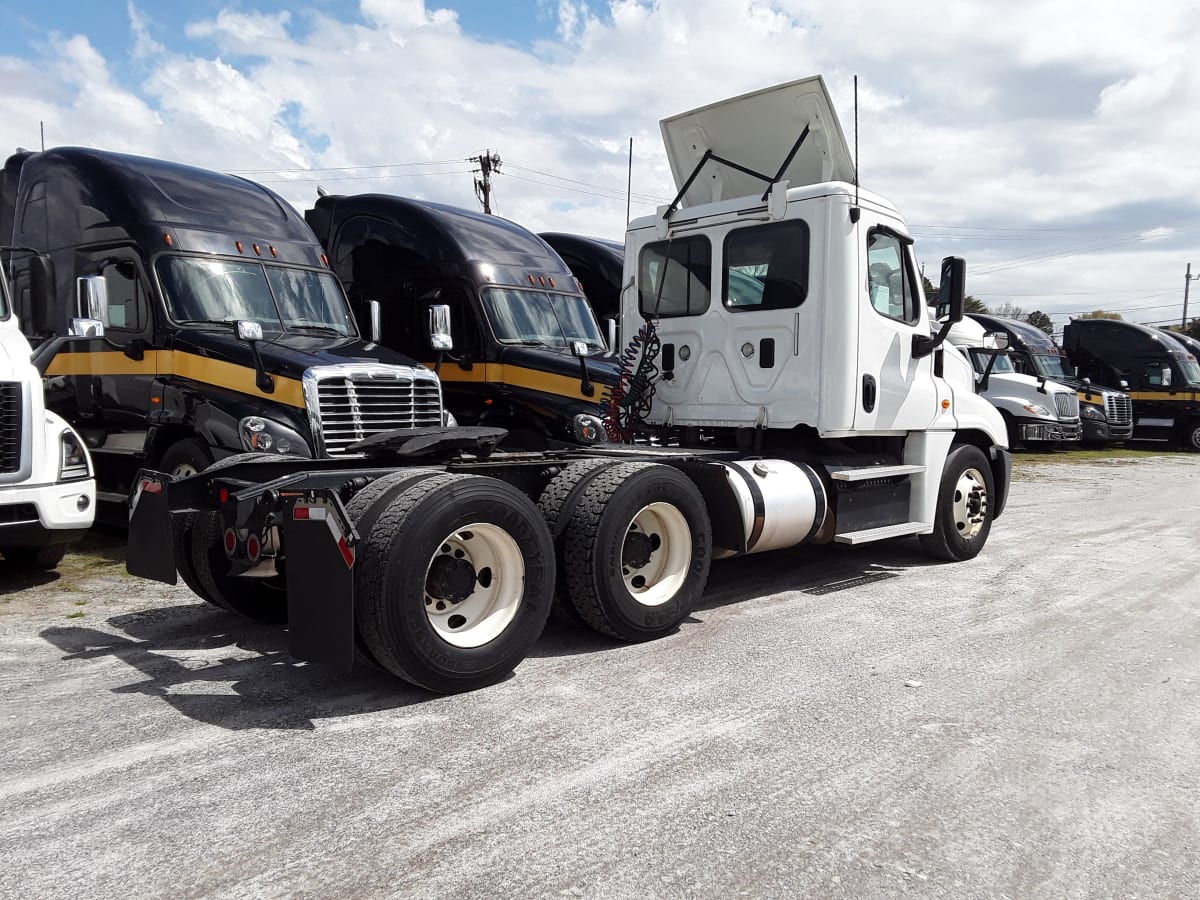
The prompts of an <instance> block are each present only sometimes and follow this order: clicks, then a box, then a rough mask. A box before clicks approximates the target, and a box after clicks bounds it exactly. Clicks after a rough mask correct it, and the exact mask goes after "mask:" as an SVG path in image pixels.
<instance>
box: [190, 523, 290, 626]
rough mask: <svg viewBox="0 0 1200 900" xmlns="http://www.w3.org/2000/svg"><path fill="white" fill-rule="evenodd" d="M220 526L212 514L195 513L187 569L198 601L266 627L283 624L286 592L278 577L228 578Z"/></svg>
mask: <svg viewBox="0 0 1200 900" xmlns="http://www.w3.org/2000/svg"><path fill="white" fill-rule="evenodd" d="M224 534H225V528H224V522H223V521H222V519H221V514H220V513H219V512H216V511H213V510H206V511H202V512H198V513H196V518H195V520H194V523H193V525H192V543H191V551H192V553H191V560H190V562H191V565H192V566H193V567H194V570H195V573H196V580H197V581H198V582H199V583H200V587H201V588H202V590H201V591H197V592H196V593H198V594H199V595H200V596H201V597H203V598H204V599H206V600H208V602H210V603H212V604H213V605H214V606H219V607H220V608H221V609H227V610H229V611H230V612H235V613H237V614H238V615H241V616H245V617H246V618H248V619H254V620H255V621H257V622H267V623H270V624H281V623H283V622H286V621H287V589H286V587H285V586H284V577H283V575H282V574H279V575H274V576H272V577H270V578H246V577H243V576H239V575H230V574H229V572H228V569H229V558H228V557H227V556H226V555H225V546H224Z"/></svg>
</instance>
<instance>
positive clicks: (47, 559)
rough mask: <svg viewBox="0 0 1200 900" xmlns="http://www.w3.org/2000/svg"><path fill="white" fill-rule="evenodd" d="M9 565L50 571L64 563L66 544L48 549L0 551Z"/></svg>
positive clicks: (9, 548)
mask: <svg viewBox="0 0 1200 900" xmlns="http://www.w3.org/2000/svg"><path fill="white" fill-rule="evenodd" d="M0 553H3V554H4V558H5V559H6V560H8V564H9V565H10V566H13V567H14V568H18V569H41V570H43V571H49V570H50V569H53V568H54V567H55V566H57V565H58V564H59V563H60V562H62V558H63V557H64V556H66V554H67V545H66V544H51V545H50V546H48V547H8V548H6V549H0Z"/></svg>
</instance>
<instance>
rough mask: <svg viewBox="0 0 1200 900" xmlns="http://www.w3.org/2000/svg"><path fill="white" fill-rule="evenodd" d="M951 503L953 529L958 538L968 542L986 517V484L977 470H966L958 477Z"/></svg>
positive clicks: (979, 528) (976, 533)
mask: <svg viewBox="0 0 1200 900" xmlns="http://www.w3.org/2000/svg"><path fill="white" fill-rule="evenodd" d="M951 501H952V502H951V507H950V510H951V513H952V514H953V516H954V528H955V530H956V531H957V532H958V534H959V536H960V537H962V538H964V539H966V540H970V539H971V538H973V537H975V536H976V535H978V534H979V532H980V531H981V530H982V529H983V523H984V522H986V521H987V516H988V494H987V482H985V481H984V480H983V475H982V474H981V473H980V471H979V470H978V469H974V468H970V469H966V470H964V471H963V473H962V474H961V475H959V476H958V481H957V483H955V485H954V496H953V497H952V498H951Z"/></svg>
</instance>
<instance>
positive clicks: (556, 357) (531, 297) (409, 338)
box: [0, 78, 1200, 691]
mask: <svg viewBox="0 0 1200 900" xmlns="http://www.w3.org/2000/svg"><path fill="white" fill-rule="evenodd" d="M662 127H663V137H664V142H665V144H666V149H667V154H668V158H669V160H670V163H671V168H672V172H673V174H674V176H675V179H676V185H677V187H678V195H677V196H676V198H675V200H674V202H672V203H671V204H670V205H668V206H666V207H663V208H661V209H660V210H659V211H658V212H657V213H656V214H655V215H653V216H648V217H645V218H642V219H638V220H635V221H634V222H631V223H630V225H629V228H628V230H627V233H626V236H625V243H624V245H623V246H620V245H612V244H606V243H605V242H598V241H591V240H587V239H582V238H578V237H574V236H570V235H545V236H543V237H538V236H535V235H532V234H530V233H529V232H527V231H526V230H524V229H522V228H520V227H519V226H516V225H514V224H512V223H510V222H505V221H504V220H500V219H497V218H493V217H486V216H482V215H479V214H476V213H471V212H466V211H463V210H458V209H453V208H450V207H446V206H441V205H437V204H429V203H417V202H415V201H410V200H403V199H400V198H394V197H380V196H362V197H330V196H322V197H320V198H319V199H318V200H317V201H316V203H315V204H314V206H313V208H312V209H310V210H309V211H308V212H307V213H306V214H305V216H303V217H301V216H300V215H298V214H297V213H296V212H295V211H294V210H292V208H291V207H290V206H289V205H288V204H286V203H285V202H284V201H283V200H282V199H281V198H279V197H278V196H276V195H275V194H273V193H272V192H270V191H268V190H267V189H265V188H263V187H261V186H259V185H257V184H254V183H252V182H249V181H246V180H244V179H239V178H233V177H230V176H225V175H220V174H217V173H213V172H206V171H202V170H198V169H193V168H188V167H184V166H178V165H174V164H170V163H165V162H161V161H156V160H146V159H139V158H134V157H128V156H122V155H117V154H111V153H104V152H101V151H95V150H83V149H71V148H66V149H59V150H52V151H47V152H43V153H18V154H17V155H15V156H14V157H12V158H11V159H10V160H9V161H8V163H7V164H6V166H5V171H4V181H3V185H2V197H3V202H2V203H0V229H2V232H0V233H3V234H4V235H5V236H6V237H7V236H9V235H11V239H12V245H13V249H11V250H10V251H9V253H8V268H9V274H11V276H12V282H13V286H14V291H13V297H12V307H13V309H14V310H15V315H13V314H11V313H10V312H9V311H8V310H7V309H6V310H5V313H6V315H5V316H4V317H3V320H4V322H5V327H6V329H7V330H6V331H5V334H6V335H8V334H10V333H11V334H13V335H17V336H18V337H20V336H21V332H23V333H24V337H21V341H22V342H24V340H25V339H26V338H28V339H29V341H30V342H31V343H32V344H33V345H34V350H33V354H32V357H31V362H30V364H29V365H31V366H33V367H34V368H33V369H27V370H22V371H24V372H25V376H22V377H23V378H24V380H22V377H15V378H14V381H16V382H20V383H19V384H18V388H17V391H18V394H19V396H20V397H21V398H22V400H21V402H24V403H26V404H27V405H28V404H30V403H32V402H33V401H34V399H35V395H39V394H40V389H41V387H42V384H44V387H45V397H46V400H45V405H46V407H47V409H49V410H52V412H47V413H42V418H43V419H44V421H45V422H46V423H47V429H46V434H45V435H44V436H42V437H41V438H37V439H36V440H40V441H41V444H40V445H39V446H41V447H42V448H43V450H42V451H39V450H38V449H37V448H36V447H33V448H31V449H29V450H28V452H26V449H24V445H23V449H22V450H21V451H20V452H19V453H17V454H16V455H15V458H16V463H15V464H16V465H17V466H25V465H26V464H27V463H26V461H28V460H34V459H35V458H39V457H38V454H39V452H41V453H49V452H50V451H47V450H45V449H44V448H46V447H50V446H58V447H59V448H60V452H59V455H58V458H59V460H60V465H59V469H58V475H59V476H60V477H59V478H58V479H57V480H56V479H54V478H53V477H52V475H53V473H50V472H49V471H46V472H43V473H42V474H41V475H40V476H39V478H40V481H39V483H40V484H50V483H51V482H53V483H55V487H54V490H55V491H57V492H58V493H56V494H55V495H54V497H53V498H50V502H53V503H57V504H58V506H59V507H60V508H62V507H65V506H68V505H71V504H74V505H75V506H77V507H78V508H79V511H80V512H81V514H82V512H83V511H84V510H85V509H88V510H90V508H92V507H94V505H95V504H94V501H93V499H92V493H91V492H92V490H93V489H92V477H93V469H92V466H93V465H94V476H95V480H96V482H97V483H98V496H99V498H100V499H101V500H110V501H115V500H119V501H121V504H122V506H121V509H122V510H127V511H128V516H129V518H128V523H129V547H128V563H127V565H128V568H129V571H130V572H131V573H133V574H135V575H140V576H143V577H147V578H153V579H156V580H159V581H163V582H166V583H171V584H174V583H176V581H177V579H178V578H182V579H183V580H184V581H185V583H186V584H187V585H188V586H189V587H191V588H192V589H193V590H194V591H195V592H196V594H198V595H199V596H200V597H201V598H203V599H204V600H206V601H207V602H209V603H211V604H213V605H214V606H216V607H220V608H222V609H225V610H229V611H233V612H236V613H240V614H243V615H247V616H251V617H254V618H258V619H264V620H277V621H279V620H286V621H287V622H288V624H289V629H288V634H289V642H290V646H291V649H292V652H293V653H294V654H295V655H296V656H297V657H299V658H302V659H310V660H316V661H322V662H327V663H332V664H336V665H340V666H343V667H350V666H352V665H354V664H366V665H371V666H376V667H379V668H382V669H384V670H386V671H389V672H391V673H393V674H395V675H397V676H399V677H401V678H404V679H406V680H408V681H411V682H413V683H415V684H419V685H423V686H425V687H427V688H430V689H433V690H439V691H451V690H462V689H467V688H471V687H476V686H479V685H482V684H486V683H489V682H491V681H494V680H496V679H497V678H501V677H503V676H504V675H505V674H506V673H507V672H509V671H511V669H512V668H513V667H514V666H515V665H516V664H517V663H518V662H519V661H520V659H521V658H522V657H523V656H524V655H525V654H526V653H527V652H528V650H529V649H530V646H531V645H532V642H533V641H534V640H536V638H537V635H538V633H540V631H541V628H542V625H543V624H544V623H545V621H546V617H547V616H548V615H549V612H550V608H551V605H552V604H554V603H557V604H559V605H562V606H564V607H567V608H569V609H571V610H573V611H574V612H575V613H576V614H577V615H578V617H579V618H581V619H582V620H583V621H584V622H585V623H586V624H588V625H589V626H591V627H593V628H595V629H596V630H598V631H600V632H602V633H604V634H607V635H610V636H612V637H614V638H617V639H622V640H647V639H651V638H654V637H657V636H660V635H662V634H666V633H668V632H670V631H672V630H674V629H675V628H677V627H678V626H679V624H680V623H681V622H682V621H683V620H684V619H685V618H686V617H687V615H688V614H689V612H690V611H691V610H692V609H693V608H694V606H695V604H696V602H697V601H698V599H699V596H700V593H701V592H702V590H703V587H704V584H705V581H706V579H707V574H708V567H709V563H710V561H711V560H712V559H714V558H722V557H727V556H734V555H739V554H745V553H754V552H761V551H764V550H772V549H777V548H783V547H789V546H794V545H797V544H801V543H805V542H812V543H830V542H838V543H844V544H849V545H857V544H865V543H871V542H875V541H879V540H885V539H889V538H893V537H899V536H903V535H916V536H918V537H919V539H920V543H921V545H922V546H923V547H924V549H925V550H926V551H927V552H928V553H929V554H931V555H932V556H934V557H936V558H940V559H946V560H963V559H968V558H970V557H973V556H974V555H976V554H977V553H978V552H980V550H981V549H982V547H983V545H984V543H985V542H986V540H987V538H988V535H989V532H990V529H991V526H992V523H993V521H994V520H995V519H996V518H997V517H998V516H999V515H1000V514H1001V512H1002V511H1003V509H1004V505H1005V500H1006V497H1007V493H1008V485H1009V481H1010V466H1011V457H1010V454H1009V450H1008V447H1009V446H1010V440H1011V437H1012V436H1015V437H1016V438H1017V439H1018V440H1021V441H1025V442H1036V441H1054V440H1065V439H1069V438H1068V437H1067V436H1066V434H1065V432H1063V431H1061V429H1062V428H1063V427H1064V426H1063V419H1065V418H1069V415H1068V414H1069V413H1070V412H1071V410H1072V409H1076V410H1077V409H1078V402H1077V401H1078V399H1079V397H1078V395H1079V393H1080V392H1082V393H1083V395H1084V402H1085V403H1091V404H1093V405H1100V406H1102V407H1103V408H1104V410H1105V413H1104V415H1105V421H1106V423H1108V424H1109V427H1110V430H1111V427H1113V425H1114V424H1115V421H1116V418H1117V417H1116V416H1115V415H1110V412H1109V409H1108V395H1109V394H1110V393H1112V394H1116V393H1119V392H1115V391H1108V390H1107V389H1101V388H1099V387H1098V386H1097V387H1094V386H1093V385H1091V384H1089V383H1086V382H1082V383H1081V384H1080V385H1078V386H1068V387H1060V386H1059V385H1058V384H1057V383H1056V382H1054V381H1053V380H1049V379H1038V378H1034V379H1032V381H1033V382H1034V383H1035V385H1036V391H1037V395H1038V396H1036V397H1032V398H1031V402H1030V403H1028V404H1026V405H1027V406H1034V407H1039V408H1042V409H1046V410H1049V409H1050V408H1051V407H1052V408H1053V410H1054V412H1055V413H1056V414H1057V415H1058V422H1059V424H1058V426H1057V427H1059V428H1060V431H1058V432H1056V431H1053V430H1052V429H1050V427H1049V425H1048V424H1046V423H1042V424H1043V426H1044V427H1043V430H1041V431H1038V430H1037V424H1036V423H1030V422H1027V421H1025V420H1024V418H1022V417H1021V416H1020V415H1019V414H1018V413H1017V412H1015V411H1014V413H1013V417H1014V419H1013V421H1008V420H1006V419H1005V418H1004V417H1003V416H1002V414H1001V413H1000V412H998V411H997V409H996V407H995V406H993V405H991V404H989V403H988V402H987V401H986V400H985V399H984V398H983V397H981V396H980V394H979V390H980V388H981V387H989V388H990V387H991V386H992V385H994V384H999V383H1000V382H1001V381H1002V380H1003V377H1002V376H1004V375H1006V374H1009V373H1005V372H1002V371H1000V368H1001V367H1002V366H1003V365H1004V363H1007V362H1009V360H1010V356H1009V355H1007V354H1006V353H1004V352H1003V351H1002V348H1001V347H1000V346H999V344H1001V343H1004V341H1003V340H998V338H997V332H998V331H999V330H1000V329H997V328H995V327H994V325H988V324H980V323H975V325H976V326H978V327H977V328H976V329H975V331H977V332H980V335H979V343H980V346H979V347H978V350H979V352H978V353H975V352H974V350H975V348H973V347H969V346H967V345H965V344H964V343H963V342H964V341H968V340H975V338H974V337H971V336H968V335H966V333H965V329H966V327H967V325H966V322H965V320H964V317H963V313H962V303H963V295H964V283H965V265H964V264H963V262H962V260H959V259H956V258H953V257H948V258H947V259H946V260H944V261H943V264H942V269H941V275H942V280H941V285H940V288H939V299H940V301H941V302H942V303H943V304H944V307H943V308H942V315H941V317H940V319H939V318H936V317H935V316H934V315H933V314H932V313H931V311H930V310H929V309H928V308H927V307H926V304H925V302H924V298H923V295H922V291H921V279H920V277H919V271H918V268H917V266H916V262H915V257H914V254H913V249H912V238H911V236H910V235H909V231H908V228H907V226H906V224H905V222H904V220H903V218H902V217H901V216H900V214H899V212H898V211H897V210H896V208H895V207H894V206H893V205H892V204H891V203H889V202H888V201H887V200H885V199H884V198H882V197H880V196H878V195H875V194H873V193H870V192H867V191H864V190H860V189H859V187H858V186H857V185H856V184H854V183H853V182H854V180H855V179H854V170H853V166H852V164H851V161H850V156H849V151H848V148H847V146H846V143H845V139H844V137H843V135H842V131H841V126H840V124H839V123H838V120H837V117H836V115H835V114H834V112H833V109H832V107H831V105H830V103H829V99H828V96H827V94H826V91H825V87H824V84H823V82H822V81H821V80H820V78H812V79H804V80H801V81H798V82H792V83H789V84H785V85H780V86H777V87H775V88H769V89H766V90H764V91H759V92H755V93H753V94H748V95H744V96H742V97H737V98H734V99H732V100H728V101H722V102H720V103H717V104H713V105H711V106H708V107H703V108H701V109H698V110H693V111H691V112H689V113H684V114H682V115H680V116H675V117H673V118H670V119H667V120H664V122H663V123H662ZM547 242H549V243H547ZM551 244H553V246H554V247H555V248H556V249H557V250H558V252H557V253H556V252H555V250H553V249H551ZM564 260H566V262H564ZM585 292H586V296H585ZM589 299H590V301H591V302H590V303H589V302H588V300H589ZM597 313H599V315H597ZM18 320H19V322H20V328H21V331H18V330H17V328H16V322H17V321H18ZM980 329H982V331H980ZM618 336H619V337H618ZM1162 340H1164V341H1165V340H1169V339H1167V338H1163V339H1162ZM1010 343H1011V344H1012V346H1013V347H1014V348H1015V346H1016V343H1015V341H1011V339H1010ZM25 351H26V355H27V353H28V345H25ZM10 355H11V356H13V357H14V359H15V358H17V357H22V354H21V349H20V348H18V349H17V350H15V351H13V352H12V353H11V354H10ZM1036 356H1037V354H1032V356H1031V359H1032V358H1036ZM973 358H974V361H975V362H976V364H977V367H978V368H979V369H980V371H979V372H976V371H975V367H973V365H972V362H973ZM23 359H24V358H22V364H24V362H23ZM1189 364H1190V365H1191V366H1192V367H1193V368H1194V366H1195V362H1194V360H1190V362H1189V359H1188V358H1187V357H1186V355H1185V356H1184V357H1183V358H1181V359H1179V360H1174V358H1172V365H1175V366H1176V368H1175V369H1173V370H1172V371H1173V372H1174V373H1176V374H1173V375H1172V376H1171V380H1169V381H1168V382H1167V383H1166V384H1163V383H1162V382H1161V378H1163V377H1165V376H1163V375H1161V374H1160V376H1159V377H1160V383H1159V386H1160V387H1169V388H1171V390H1172V391H1176V392H1178V391H1184V390H1190V391H1191V392H1192V394H1191V396H1192V402H1193V403H1194V400H1195V391H1196V390H1197V389H1200V378H1196V379H1194V380H1193V381H1189V380H1188V379H1189V378H1190V375H1189V371H1190V370H1187V369H1186V366H1187V365H1189ZM32 371H37V372H40V373H41V374H42V375H43V376H44V377H43V379H42V380H41V381H38V380H37V379H36V378H33V377H32V376H30V375H29V373H30V372H32ZM1162 371H1165V370H1162ZM1189 385H1190V387H1189ZM1060 394H1064V399H1063V401H1062V403H1061V405H1060V401H1059V400H1058V396H1059V395H1060ZM1051 396H1052V397H1053V399H1046V400H1045V401H1044V403H1043V402H1042V401H1040V400H1039V398H1040V397H1045V398H1050V397H1051ZM1135 396H1136V395H1135ZM1097 398H1098V399H1097ZM1072 403H1075V406H1072V405H1071V404H1072ZM34 408H35V409H36V408H40V406H38V405H37V404H34ZM1179 409H1181V410H1183V409H1184V407H1183V406H1180V407H1179ZM1026 411H1027V412H1030V413H1031V414H1034V416H1035V418H1036V417H1037V414H1036V410H1028V409H1027V410H1026ZM1191 414H1192V413H1191V412H1183V413H1181V414H1180V421H1190V419H1187V418H1186V416H1189V415H1191ZM32 415H33V413H30V414H28V415H26V416H25V418H24V419H22V420H21V422H22V423H24V424H28V423H30V422H33V421H34V419H32V418H30V416H32ZM59 417H61V418H59ZM1043 418H1047V419H1048V418H1049V417H1043ZM68 422H69V423H70V425H68V424H67V423H68ZM24 424H23V425H22V427H23V428H24ZM1189 427H1193V428H1195V430H1196V431H1197V432H1200V421H1197V423H1196V424H1195V425H1194V426H1189ZM1076 428H1078V419H1076ZM1185 431H1186V429H1185ZM25 433H27V430H26V431H23V432H22V434H25ZM14 434H15V432H14ZM52 437H53V440H51V438H52ZM6 446H7V442H6ZM21 471H23V470H21ZM0 477H3V476H0ZM0 502H3V503H4V504H5V506H4V507H3V508H4V509H5V510H7V509H9V506H10V505H9V503H8V500H7V499H5V500H3V501H0ZM28 512H29V510H28V509H26V510H25V513H28ZM12 515H14V516H19V515H21V513H12ZM38 516H39V519H40V524H41V525H42V526H47V525H49V526H51V529H52V528H53V527H54V524H53V523H52V522H49V521H48V520H47V519H46V518H45V517H43V516H42V513H41V512H40V511H39V512H38ZM14 523H15V521H14ZM14 523H9V524H14ZM26 524H29V523H26ZM4 527H5V528H7V526H4ZM43 530H45V529H44V528H43ZM0 533H5V532H3V531H0ZM13 533H16V532H15V531H14V532H13ZM64 533H65V532H64ZM7 546H8V545H6V544H4V543H3V542H2V541H0V551H3V552H6V555H7V554H8V550H7ZM14 546H15V545H14ZM16 556H19V554H16Z"/></svg>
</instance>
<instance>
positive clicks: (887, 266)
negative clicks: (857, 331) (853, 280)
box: [867, 229, 920, 324]
mask: <svg viewBox="0 0 1200 900" xmlns="http://www.w3.org/2000/svg"><path fill="white" fill-rule="evenodd" d="M907 245H908V241H906V240H904V239H902V238H900V237H899V236H897V235H895V234H892V233H891V232H889V231H884V230H882V229H876V230H874V231H871V232H870V234H869V235H868V236H867V295H868V297H869V299H870V301H871V306H873V307H875V311H876V312H878V313H879V314H881V315H884V316H887V317H888V318H889V319H897V320H899V321H901V322H907V323H908V324H913V323H914V322H916V321H917V320H918V319H919V318H920V310H918V309H917V299H916V298H917V290H916V280H915V278H914V274H915V273H914V272H913V270H912V264H911V262H910V260H909V255H908V252H907Z"/></svg>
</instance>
